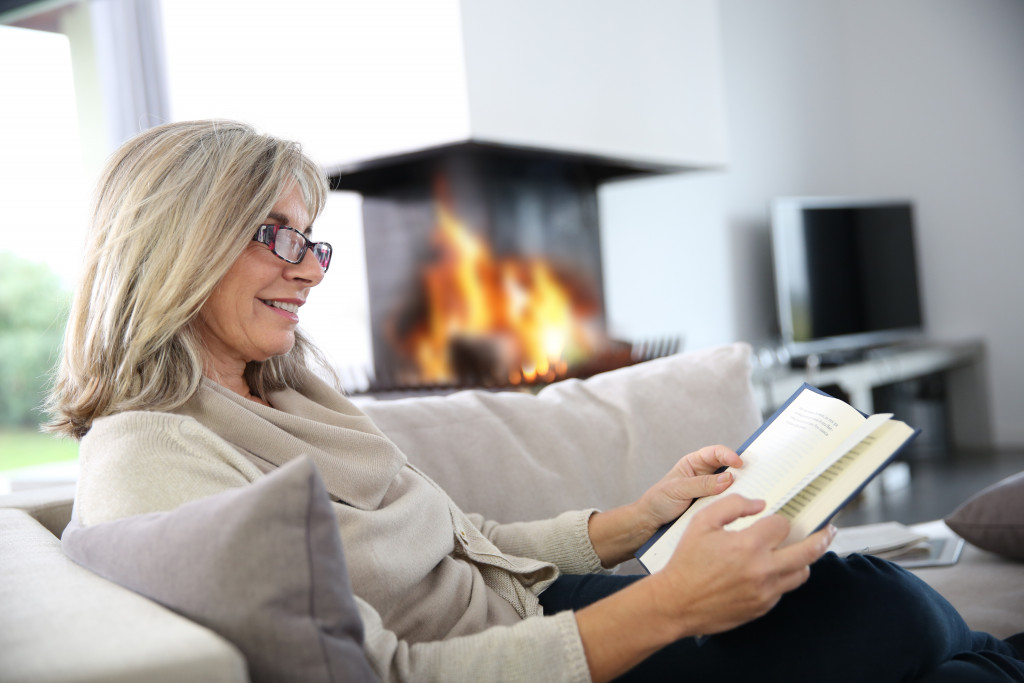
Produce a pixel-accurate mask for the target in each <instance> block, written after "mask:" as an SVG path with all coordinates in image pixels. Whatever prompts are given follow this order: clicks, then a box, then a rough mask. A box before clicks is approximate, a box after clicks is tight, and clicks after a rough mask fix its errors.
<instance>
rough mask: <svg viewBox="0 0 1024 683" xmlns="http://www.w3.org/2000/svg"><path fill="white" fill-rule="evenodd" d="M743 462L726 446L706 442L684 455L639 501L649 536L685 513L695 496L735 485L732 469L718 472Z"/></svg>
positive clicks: (718, 491)
mask: <svg viewBox="0 0 1024 683" xmlns="http://www.w3.org/2000/svg"><path fill="white" fill-rule="evenodd" d="M742 466H743V460H742V458H740V456H738V455H736V452H735V451H733V450H732V449H730V448H726V447H725V446H705V447H704V448H702V449H700V450H699V451H694V452H693V453H690V454H688V455H684V456H683V457H682V458H680V459H679V462H677V463H676V464H675V466H674V467H673V468H672V469H671V470H670V471H669V473H668V474H666V475H665V476H664V477H662V478H661V479H660V480H659V481H658V483H656V484H655V485H654V486H652V487H651V488H649V489H647V491H645V492H644V494H643V495H642V496H640V500H638V501H637V502H636V506H637V508H638V509H637V514H640V515H642V516H643V517H644V518H645V520H644V524H645V525H646V527H647V528H648V529H650V533H649V534H648V535H647V536H648V538H650V537H651V536H652V535H653V534H654V532H655V531H657V530H658V529H659V528H661V526H662V525H663V524H666V523H667V522H671V521H672V520H674V519H675V518H676V517H678V516H679V515H681V514H683V512H685V511H686V508H688V507H690V503H692V502H693V500H694V499H695V498H703V497H704V496H713V495H715V494H716V493H721V492H723V491H725V490H726V489H727V488H729V486H730V485H732V481H733V477H732V473H731V472H728V471H726V472H723V473H721V474H715V472H717V471H718V470H719V469H721V468H722V467H742ZM644 540H645V541H646V540H647V539H644Z"/></svg>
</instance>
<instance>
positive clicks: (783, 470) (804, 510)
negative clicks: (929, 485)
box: [636, 384, 920, 573]
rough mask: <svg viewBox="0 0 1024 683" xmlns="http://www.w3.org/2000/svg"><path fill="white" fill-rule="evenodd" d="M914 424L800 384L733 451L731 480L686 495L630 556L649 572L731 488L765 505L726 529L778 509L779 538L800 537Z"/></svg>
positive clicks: (846, 497) (890, 453)
mask: <svg viewBox="0 0 1024 683" xmlns="http://www.w3.org/2000/svg"><path fill="white" fill-rule="evenodd" d="M919 431H920V430H916V429H914V428H913V427H910V426H908V425H907V424H905V423H903V422H900V421H899V420H894V419H892V414H889V413H884V414H879V415H871V416H865V415H863V414H862V413H861V412H859V411H858V410H856V409H855V408H853V407H852V406H850V405H848V404H847V403H845V402H844V401H841V400H839V399H837V398H833V397H832V396H829V395H828V394H825V393H824V392H822V391H820V390H818V389H815V388H814V387H812V386H810V385H809V384H804V385H803V386H802V387H800V389H798V390H797V391H796V393H794V394H793V395H792V396H791V397H790V398H789V399H788V400H787V401H786V402H785V403H784V404H783V405H782V407H781V408H779V409H778V410H777V411H776V412H775V414H774V415H773V416H772V417H771V418H769V419H768V421H767V422H765V423H764V424H763V425H761V427H760V429H758V430H757V431H756V432H755V433H754V434H753V435H752V436H751V437H750V438H749V439H748V440H747V442H746V443H745V444H743V445H742V446H741V447H740V448H739V449H738V450H737V451H736V452H737V453H739V454H740V455H741V456H742V457H743V467H742V468H739V469H736V470H734V471H733V474H734V476H735V479H734V481H733V484H732V486H730V487H729V488H728V489H726V490H725V492H724V493H721V494H719V495H717V496H708V497H706V498H700V499H698V500H696V501H694V503H693V505H691V506H690V508H689V509H688V510H687V511H686V512H684V513H683V514H682V516H681V517H679V519H677V520H676V521H675V522H672V523H670V524H667V525H665V526H664V527H662V529H661V530H659V531H658V533H656V534H655V535H654V537H652V538H651V540H649V541H648V542H647V543H645V544H644V546H643V547H641V548H640V550H638V551H637V553H636V557H637V559H638V560H640V563H641V564H642V565H643V566H644V568H645V569H647V571H649V572H651V573H653V572H656V571H659V570H660V569H662V568H663V567H664V566H665V565H666V564H667V562H668V559H669V558H670V557H671V556H672V552H673V550H675V547H676V545H678V543H679V539H680V538H682V535H683V531H684V530H685V529H686V527H687V525H688V524H689V523H690V520H691V519H692V518H693V515H695V514H696V513H697V512H699V511H700V510H702V509H704V508H705V507H707V506H708V505H710V504H711V503H712V502H714V501H715V500H716V499H718V498H719V497H720V496H725V495H729V494H731V493H739V494H741V495H743V496H746V497H747V498H756V499H761V500H765V501H766V502H767V505H766V506H765V509H764V510H762V511H761V512H760V513H759V514H756V515H751V516H749V517H741V518H740V519H738V520H736V521H735V522H733V523H731V524H729V525H728V526H726V529H731V530H736V529H743V528H745V527H748V526H750V525H751V524H753V523H754V522H756V521H757V520H758V519H760V518H761V517H764V516H765V515H772V514H775V513H779V514H781V515H783V516H784V517H786V518H787V519H789V521H790V525H791V526H790V534H789V537H788V538H786V540H785V542H784V544H788V543H792V542H794V541H798V540H800V539H803V538H806V537H807V536H808V535H810V534H812V533H813V532H814V531H816V530H818V529H820V528H821V527H823V526H824V525H825V524H827V523H828V521H829V520H830V519H832V517H833V516H835V514H836V513H837V512H839V510H841V509H842V508H843V506H845V505H846V504H847V503H848V502H850V500H852V499H853V498H854V496H856V495H857V494H858V493H860V491H861V489H863V488H864V486H866V485H867V483H868V482H869V481H871V479H872V478H873V477H874V476H875V475H876V474H878V473H879V472H881V471H882V470H883V469H884V468H885V466H886V465H888V464H889V462H890V461H891V460H892V459H893V458H894V457H896V455H897V454H898V453H899V452H900V451H901V450H902V449H903V447H904V446H906V445H907V444H908V443H909V442H910V441H911V440H912V439H913V438H914V437H915V436H917V434H918V433H919Z"/></svg>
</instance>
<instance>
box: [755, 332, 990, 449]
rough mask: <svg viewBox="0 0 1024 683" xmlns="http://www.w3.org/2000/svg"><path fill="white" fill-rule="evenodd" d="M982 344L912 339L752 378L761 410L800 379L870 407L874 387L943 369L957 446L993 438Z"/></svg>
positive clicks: (770, 406) (857, 405) (772, 404)
mask: <svg viewBox="0 0 1024 683" xmlns="http://www.w3.org/2000/svg"><path fill="white" fill-rule="evenodd" d="M984 357H985V347H984V343H983V342H981V341H980V340H970V341H964V342H926V341H921V342H915V343H914V344H908V345H905V346H900V345H897V346H888V347H883V348H879V349H862V350H861V351H860V353H858V354H855V355H853V356H849V357H847V358H846V359H838V358H830V359H829V360H830V361H834V363H835V364H823V363H820V362H819V363H817V364H815V363H813V362H812V363H805V364H804V365H803V366H797V367H794V366H793V365H790V366H776V367H771V368H760V369H757V370H755V372H754V375H753V378H752V381H753V384H754V388H755V390H757V392H758V397H759V401H760V404H761V410H762V412H763V413H764V414H765V415H766V416H767V415H770V414H771V413H772V412H774V411H775V410H776V409H777V408H778V407H779V406H780V405H782V403H783V402H784V401H785V400H786V399H787V398H789V396H790V395H791V394H792V393H793V392H794V391H796V390H797V389H798V388H799V387H800V386H801V385H802V384H803V383H804V382H807V383H808V384H811V385H814V386H816V387H826V386H838V387H839V388H840V389H842V391H843V392H844V393H846V394H847V395H848V397H849V402H850V404H851V405H853V407H855V408H857V409H858V410H860V411H861V412H863V413H867V414H871V413H873V412H874V397H873V390H874V389H875V388H876V387H881V386H884V385H888V384H896V383H899V382H905V381H908V380H913V379H918V378H921V377H925V376H928V375H933V374H937V373H941V374H943V375H944V376H945V378H946V380H947V386H948V391H947V395H948V399H947V403H948V405H947V413H948V419H949V422H950V427H951V429H950V433H951V437H952V440H953V443H954V444H955V445H957V446H965V447H982V446H987V445H989V444H990V443H991V428H990V426H989V416H988V410H987V401H988V392H987V390H986V380H985V371H984V363H983V361H984Z"/></svg>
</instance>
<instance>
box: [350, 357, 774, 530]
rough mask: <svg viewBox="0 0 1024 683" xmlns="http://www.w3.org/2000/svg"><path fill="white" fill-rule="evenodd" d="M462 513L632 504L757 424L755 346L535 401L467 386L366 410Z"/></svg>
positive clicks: (653, 367)
mask: <svg viewBox="0 0 1024 683" xmlns="http://www.w3.org/2000/svg"><path fill="white" fill-rule="evenodd" d="M360 407H361V408H362V409H363V410H364V411H365V412H366V413H367V414H368V415H369V416H370V417H371V418H373V420H374V421H375V422H376V423H377V425H378V426H379V427H380V428H381V429H382V430H383V431H384V433H385V434H387V435H388V436H389V437H390V438H392V439H393V440H394V441H395V442H396V443H397V444H398V445H399V447H401V448H402V450H403V451H405V453H406V455H408V456H409V459H410V461H411V462H412V463H414V464H415V465H417V466H418V467H419V468H420V469H422V470H423V471H424V472H425V473H426V474H428V475H429V476H430V477H432V478H433V479H435V480H436V481H437V482H438V483H439V484H440V485H441V486H442V487H443V488H444V489H445V490H446V491H447V492H448V493H449V495H451V496H452V498H453V499H454V500H455V501H456V502H457V503H458V504H459V505H460V506H461V507H462V509H463V510H465V511H467V512H477V513H480V514H483V515H484V516H485V517H487V518H489V519H494V520H497V521H505V522H510V521H519V520H529V519H541V518H545V517H551V516H554V515H556V514H558V513H560V512H564V511H565V510H568V509H581V508H588V507H597V508H602V509H607V508H610V507H613V506H615V505H620V504H623V503H627V502H630V501H632V500H634V499H636V497H638V496H639V495H640V494H641V493H643V491H645V490H646V489H647V487H649V486H650V485H651V484H653V483H654V482H655V481H657V480H658V479H659V478H660V477H661V476H663V475H664V474H665V473H666V472H668V470H669V469H670V468H671V466H672V465H673V464H674V463H675V461H676V460H678V459H679V458H680V457H681V456H683V455H685V454H686V453H688V452H690V451H693V450H696V449H698V448H700V447H702V446H706V445H709V444H714V443H722V444H725V445H726V446H729V447H731V448H737V447H739V446H740V445H741V444H742V443H743V441H744V440H745V439H746V438H747V437H748V436H750V434H751V433H752V432H753V431H754V430H755V429H756V428H757V427H758V426H759V425H760V424H761V421H762V420H761V414H760V411H759V409H758V406H757V402H756V401H755V399H754V394H753V390H752V388H751V384H750V347H749V345H747V344H745V343H736V344H731V345H727V346H721V347H715V348H710V349H705V350H699V351H691V352H688V353H683V354H677V355H674V356H668V357H665V358H660V359H657V360H652V361H647V362H644V363H639V364H637V365H632V366H629V367H626V368H621V369H619V370H614V371H611V372H606V373H603V374H600V375H596V376H594V377H591V378H589V379H587V380H583V381H579V380H567V381H563V382H559V383H556V384H553V385H551V386H548V387H546V388H545V389H543V390H542V391H540V392H539V394H537V395H534V394H531V393H518V392H498V393H495V392H487V391H479V390H476V391H463V392H459V393H456V394H452V395H449V396H445V397H432V398H415V399H400V400H394V401H370V402H366V403H364V404H362V405H361V406H360Z"/></svg>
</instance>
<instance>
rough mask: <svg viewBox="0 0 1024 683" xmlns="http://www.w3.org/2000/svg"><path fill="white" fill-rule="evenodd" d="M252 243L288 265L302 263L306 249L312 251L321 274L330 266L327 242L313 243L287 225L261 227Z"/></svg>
mask: <svg viewBox="0 0 1024 683" xmlns="http://www.w3.org/2000/svg"><path fill="white" fill-rule="evenodd" d="M252 239H253V241H255V242H261V243H263V244H265V245H267V246H268V247H270V250H271V251H273V252H274V255H275V256H277V257H278V258H280V259H283V260H285V261H287V262H288V263H302V259H303V257H304V256H305V255H306V249H309V248H312V249H313V256H314V257H315V258H316V260H317V261H318V262H319V263H320V267H321V268H322V269H323V272H325V273H326V272H327V266H329V265H331V252H332V251H333V250H332V249H331V245H329V244H327V242H314V241H313V240H311V239H309V238H308V237H306V236H305V235H303V234H302V233H301V232H299V231H298V230H296V229H295V228H290V227H288V226H287V225H273V224H268V225H261V226H260V227H259V228H258V229H257V230H256V234H255V235H253V238H252Z"/></svg>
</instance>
